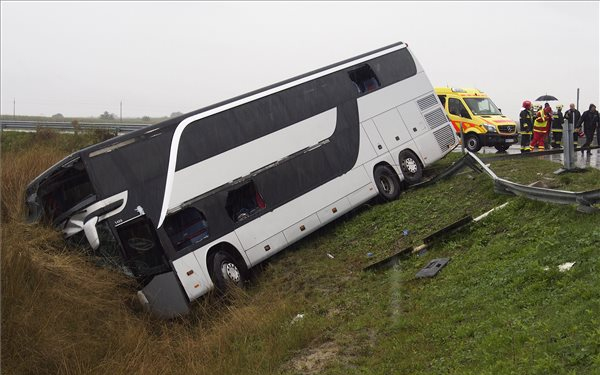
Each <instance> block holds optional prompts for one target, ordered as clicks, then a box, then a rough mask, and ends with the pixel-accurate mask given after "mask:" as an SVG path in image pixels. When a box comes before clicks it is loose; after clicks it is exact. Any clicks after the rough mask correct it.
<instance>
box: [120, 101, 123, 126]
mask: <svg viewBox="0 0 600 375" xmlns="http://www.w3.org/2000/svg"><path fill="white" fill-rule="evenodd" d="M119 118H120V119H121V122H123V101H122V100H121V103H120V109H119Z"/></svg>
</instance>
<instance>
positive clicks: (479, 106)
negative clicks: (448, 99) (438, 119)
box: [464, 98, 502, 116]
mask: <svg viewBox="0 0 600 375" xmlns="http://www.w3.org/2000/svg"><path fill="white" fill-rule="evenodd" d="M464 99H465V102H466V103H467V105H468V106H469V109H470V110H471V112H473V114H474V115H476V116H480V115H501V114H502V113H501V112H500V110H499V109H498V107H496V105H495V104H494V102H492V100H491V99H490V98H464Z"/></svg>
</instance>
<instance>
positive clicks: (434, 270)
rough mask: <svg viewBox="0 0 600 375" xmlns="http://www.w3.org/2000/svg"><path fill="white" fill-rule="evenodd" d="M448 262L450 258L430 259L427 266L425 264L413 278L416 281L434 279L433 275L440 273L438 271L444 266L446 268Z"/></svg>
mask: <svg viewBox="0 0 600 375" xmlns="http://www.w3.org/2000/svg"><path fill="white" fill-rule="evenodd" d="M449 261H450V258H437V259H432V260H431V261H430V262H429V264H427V265H426V266H425V267H423V268H422V269H421V270H420V271H419V272H417V274H416V275H415V277H416V278H418V279H421V278H424V277H434V276H435V275H437V274H438V272H440V270H441V269H442V268H444V266H446V264H448V262H449Z"/></svg>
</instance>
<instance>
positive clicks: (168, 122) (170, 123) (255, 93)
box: [81, 42, 407, 152]
mask: <svg viewBox="0 0 600 375" xmlns="http://www.w3.org/2000/svg"><path fill="white" fill-rule="evenodd" d="M398 47H404V48H406V47H407V45H406V44H405V43H404V42H397V43H394V44H390V45H388V46H385V47H382V48H378V49H376V50H373V51H370V52H367V53H363V54H361V55H358V56H355V57H352V58H349V59H346V60H343V61H340V62H337V63H334V64H331V65H327V66H325V67H323V68H319V69H316V70H313V71H310V72H308V73H304V74H301V75H299V76H296V77H293V78H289V79H286V80H284V81H281V82H277V83H274V84H272V85H269V86H265V87H262V88H260V89H257V90H254V91H250V92H248V93H246V94H242V95H239V96H236V97H233V98H231V99H227V100H224V101H221V102H218V103H215V104H211V105H209V106H207V107H203V108H201V109H197V110H195V111H192V112H188V113H185V114H183V115H181V116H178V117H175V118H172V119H168V120H166V121H163V122H159V123H157V124H153V125H149V126H147V127H144V128H142V129H139V130H135V131H133V132H131V133H127V134H123V135H121V136H118V137H115V138H111V139H109V140H106V141H104V142H101V143H98V144H95V145H92V146H90V147H87V148H85V149H84V150H85V151H86V152H87V151H92V150H96V149H102V148H105V147H107V146H109V145H112V144H114V143H115V141H118V142H123V141H124V140H126V139H129V138H135V137H137V136H139V135H140V134H145V133H149V132H152V131H154V130H156V129H162V128H165V127H169V126H176V125H178V124H179V123H180V122H181V121H183V120H184V119H186V118H189V117H191V116H195V115H198V114H201V113H203V112H208V111H212V112H214V113H217V112H220V111H219V110H218V109H219V108H220V107H226V106H227V107H234V106H231V104H233V103H236V102H239V104H238V105H241V104H244V103H246V102H249V101H251V100H246V101H245V99H249V98H250V97H253V96H257V97H256V98H255V99H258V98H259V97H261V96H259V94H261V93H264V92H267V91H271V90H272V91H274V92H277V91H281V90H284V89H286V88H287V87H283V86H289V84H291V83H294V82H295V81H301V80H304V79H306V78H308V77H311V78H312V77H314V78H318V77H320V76H322V75H325V74H326V73H325V72H327V71H330V70H332V69H334V68H336V67H338V66H339V67H341V66H343V65H346V64H348V63H351V62H352V61H355V60H360V59H363V58H365V57H368V56H370V55H375V54H378V53H380V52H383V51H386V50H391V49H395V50H400V49H402V48H398ZM278 87H281V89H280V90H276V89H277V88H278ZM274 92H273V93H274ZM253 100H254V99H253ZM228 105H229V106H228ZM227 107H226V108H223V110H226V109H228V108H227ZM215 110H216V111H215ZM214 113H211V114H214ZM84 150H81V151H84Z"/></svg>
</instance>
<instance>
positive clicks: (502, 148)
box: [494, 145, 510, 152]
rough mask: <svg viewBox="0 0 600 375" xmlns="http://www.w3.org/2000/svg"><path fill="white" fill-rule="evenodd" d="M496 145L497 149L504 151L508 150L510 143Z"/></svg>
mask: <svg viewBox="0 0 600 375" xmlns="http://www.w3.org/2000/svg"><path fill="white" fill-rule="evenodd" d="M494 147H495V148H496V150H498V151H500V152H504V151H506V150H508V148H509V147H510V145H495V146H494Z"/></svg>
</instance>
